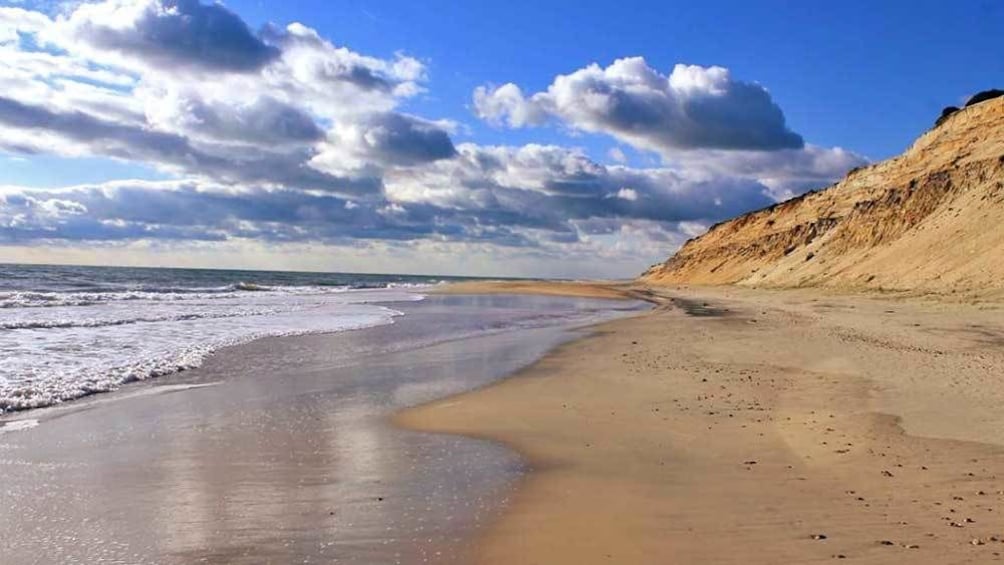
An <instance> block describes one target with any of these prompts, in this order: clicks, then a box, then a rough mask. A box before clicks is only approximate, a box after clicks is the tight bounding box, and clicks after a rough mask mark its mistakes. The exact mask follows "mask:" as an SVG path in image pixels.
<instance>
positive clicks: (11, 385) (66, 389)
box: [0, 305, 403, 414]
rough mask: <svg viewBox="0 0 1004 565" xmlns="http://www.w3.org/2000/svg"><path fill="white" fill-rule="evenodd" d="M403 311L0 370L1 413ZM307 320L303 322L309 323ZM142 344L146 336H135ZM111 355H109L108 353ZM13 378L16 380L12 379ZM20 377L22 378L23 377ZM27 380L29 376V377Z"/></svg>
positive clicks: (369, 311) (372, 322)
mask: <svg viewBox="0 0 1004 565" xmlns="http://www.w3.org/2000/svg"><path fill="white" fill-rule="evenodd" d="M401 315H403V313H402V312H399V311H397V310H392V309H390V308H387V307H384V306H376V305H372V306H367V307H366V309H365V310H359V309H358V308H357V309H354V310H352V311H351V312H345V313H344V314H341V315H339V314H338V313H337V312H335V313H333V314H332V315H323V316H317V317H316V318H315V320H314V323H313V324H309V325H301V324H300V323H296V320H293V321H292V322H293V323H291V324H288V325H283V326H277V327H262V328H257V329H253V328H242V329H239V330H236V331H235V333H233V334H230V335H220V336H217V337H215V338H211V339H198V338H196V337H191V338H190V339H189V340H188V343H184V340H183V341H179V342H178V343H175V344H173V345H172V346H171V347H169V348H168V349H165V350H151V351H149V352H147V353H145V354H141V355H137V356H133V354H129V355H128V357H129V358H128V359H122V358H108V359H97V360H96V362H95V363H93V364H90V365H87V366H80V367H77V368H68V367H64V366H60V367H58V368H57V367H47V366H45V364H41V367H39V366H36V367H34V368H33V369H32V371H31V373H30V374H25V375H18V374H17V372H16V371H15V373H14V374H11V375H9V376H8V377H5V376H4V375H3V374H2V372H0V414H4V413H5V412H16V411H20V410H29V409H34V408H43V407H46V406H51V405H54V404H59V403H61V402H64V401H68V400H73V399H76V398H81V397H84V396H89V395H92V394H96V393H101V392H109V391H113V390H116V389H118V388H119V387H120V386H122V385H123V384H127V383H130V382H135V381H143V380H147V379H151V378H156V377H161V376H164V375H169V374H173V373H177V372H181V371H185V370H189V369H193V368H196V367H199V366H200V365H202V363H203V361H204V360H205V359H206V357H208V356H209V355H211V354H212V353H214V352H215V351H217V350H219V349H221V348H223V347H229V346H233V345H240V344H244V343H248V342H251V341H254V340H257V339H261V338H265V337H284V336H297V335H307V334H321V333H334V332H343V331H350V330H356V329H362V328H367V327H372V326H378V325H383V324H391V323H393V322H394V318H396V317H397V316H401ZM305 321H306V320H302V319H301V320H299V322H305ZM133 338H134V339H136V340H142V339H143V335H142V332H139V333H136V334H135V335H133ZM140 343H141V342H137V341H133V342H129V343H126V344H125V345H127V346H128V348H129V349H136V348H137V347H140V345H139V344H140ZM105 353H106V354H109V355H110V354H111V353H110V352H105ZM11 377H13V378H11ZM19 377H20V378H19ZM25 377H27V378H25Z"/></svg>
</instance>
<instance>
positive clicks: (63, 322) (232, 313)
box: [0, 307, 293, 330]
mask: <svg viewBox="0 0 1004 565" xmlns="http://www.w3.org/2000/svg"><path fill="white" fill-rule="evenodd" d="M292 310H293V308H291V307H285V308H251V309H244V310H229V311H215V312H185V313H178V314H164V315H160V316H142V315H136V316H133V317H128V316H127V317H123V318H83V319H80V318H57V319H50V320H44V319H43V320H38V319H35V320H31V319H28V320H0V329H4V330H40V329H65V328H102V327H109V326H124V325H126V324H140V323H157V322H185V321H188V320H206V319H219V318H241V317H248V316H267V315H270V314H279V313H283V312H290V311H292Z"/></svg>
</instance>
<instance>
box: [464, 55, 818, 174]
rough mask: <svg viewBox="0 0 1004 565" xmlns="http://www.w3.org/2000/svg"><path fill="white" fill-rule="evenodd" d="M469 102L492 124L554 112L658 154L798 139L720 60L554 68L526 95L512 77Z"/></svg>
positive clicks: (518, 122)
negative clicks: (558, 71) (545, 83)
mask: <svg viewBox="0 0 1004 565" xmlns="http://www.w3.org/2000/svg"><path fill="white" fill-rule="evenodd" d="M474 107H475V109H476V111H477V113H478V115H479V116H480V117H482V118H484V119H486V120H489V121H491V122H494V123H501V122H506V123H508V124H509V125H510V126H512V127H522V126H528V125H540V124H542V123H544V122H545V121H546V120H547V119H549V118H555V119H557V120H560V121H561V122H562V123H563V124H565V125H567V126H569V127H571V128H573V129H577V130H582V131H586V132H591V133H605V134H609V135H612V136H614V137H616V138H617V139H619V140H621V141H624V142H625V143H629V144H631V145H634V146H635V147H639V148H641V149H647V150H655V151H659V152H662V153H664V154H667V153H673V152H675V151H678V150H681V149H756V150H775V149H785V148H800V147H801V146H802V144H803V141H802V138H801V136H799V135H798V134H796V133H794V132H792V131H791V130H789V129H788V127H787V125H786V124H785V120H784V114H783V113H782V112H781V109H780V108H779V107H778V106H777V104H775V103H774V101H773V100H772V99H771V97H770V94H769V93H768V92H767V90H766V89H764V88H763V87H762V86H760V85H758V84H755V83H749V82H742V81H737V80H734V79H733V78H732V76H731V74H730V73H729V71H728V69H725V68H722V67H700V66H697V65H676V66H675V67H674V68H673V71H672V73H670V75H669V76H666V75H663V74H661V73H660V72H659V71H657V70H656V69H653V68H652V67H650V66H649V65H648V63H646V62H645V59H643V58H641V57H631V58H626V59H618V60H616V61H614V62H613V63H612V64H611V65H610V66H608V67H606V68H602V67H600V66H599V65H597V64H592V65H589V66H587V67H585V68H582V69H579V70H577V71H574V72H572V73H570V74H567V75H559V76H557V77H555V79H554V82H553V83H551V85H550V86H549V87H548V88H547V90H546V91H543V92H538V93H535V94H533V95H530V96H525V95H524V94H523V92H522V90H521V89H520V88H519V87H518V86H517V85H515V84H512V83H508V84H505V85H502V86H500V87H497V88H487V87H479V88H478V89H476V90H475V91H474Z"/></svg>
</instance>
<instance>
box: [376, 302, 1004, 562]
mask: <svg viewBox="0 0 1004 565" xmlns="http://www.w3.org/2000/svg"><path fill="white" fill-rule="evenodd" d="M539 284H542V285H547V284H548V283H539ZM521 290H524V291H532V290H533V289H532V288H523V289H521ZM560 290H561V289H560V288H553V287H552V288H551V289H549V292H552V293H559V292H560ZM499 291H500V292H505V291H506V290H505V286H504V285H503V286H502V288H501V289H500V290H499ZM479 292H480V290H479ZM665 292H666V294H667V295H666V298H667V299H669V300H674V299H675V301H680V300H682V301H689V305H690V306H691V307H696V309H697V310H693V309H692V310H691V311H690V312H689V313H688V312H687V311H685V310H684V309H683V308H656V309H655V310H653V311H650V312H648V313H644V314H641V315H638V316H634V317H631V318H627V319H621V320H615V321H611V322H605V323H602V324H599V325H597V326H594V327H593V328H592V331H591V333H590V335H588V336H586V337H584V338H581V339H579V340H576V341H573V342H571V343H568V344H565V345H562V346H559V347H558V348H556V349H554V350H552V351H551V352H550V353H549V354H548V355H547V356H545V357H544V358H543V359H541V360H540V361H538V362H537V363H535V364H534V365H532V366H531V367H528V368H526V369H524V370H522V371H519V372H517V373H516V374H514V375H511V376H510V377H509V378H507V379H504V380H502V381H497V382H496V383H494V384H492V385H490V386H488V387H485V388H483V389H479V390H476V391H472V392H468V393H464V394H461V395H458V396H454V397H451V398H448V399H444V400H440V401H436V402H433V403H430V404H427V405H423V406H419V407H416V408H412V409H408V410H405V411H403V412H400V413H398V414H397V416H396V417H395V419H394V421H395V423H397V424H398V425H401V426H404V427H406V428H409V429H416V430H421V431H428V432H435V433H447V434H458V435H463V436H468V437H475V438H481V439H488V440H490V441H495V442H500V443H501V444H503V445H506V446H508V447H509V448H511V449H514V450H515V451H516V452H518V453H520V454H521V456H522V457H523V458H524V459H525V460H527V461H528V462H529V464H530V469H531V470H530V472H529V473H528V475H527V476H526V477H524V478H523V480H522V482H521V483H520V488H519V489H518V490H517V493H516V496H515V499H514V501H513V502H512V503H511V505H510V506H508V507H507V509H506V510H505V512H504V513H503V515H502V516H501V518H500V519H499V521H498V522H496V523H495V524H494V525H493V526H491V527H490V528H489V529H488V531H486V532H485V533H484V534H482V535H480V536H479V537H477V538H476V539H475V540H473V545H474V550H473V551H474V555H475V556H476V562H478V563H610V562H622V563H665V562H670V563H672V562H678V563H699V562H709V563H777V562H809V561H815V560H823V559H826V560H830V559H834V558H838V559H839V558H841V556H843V557H844V558H851V559H856V560H858V561H863V562H868V563H894V562H899V561H902V560H904V559H910V560H911V561H916V562H919V563H945V562H952V563H957V562H982V561H985V560H988V559H994V558H997V557H999V555H1000V554H1001V553H1002V552H1004V543H1002V542H1001V541H999V540H1001V539H1004V531H1002V529H1001V527H1000V524H999V519H997V518H996V517H997V516H999V513H1000V512H1002V511H1004V504H1002V501H1004V494H1002V493H1004V490H1002V489H1004V482H1000V481H998V480H997V477H998V476H1001V477H1004V447H1002V446H1004V432H1002V430H1004V417H1002V416H1001V415H999V414H998V410H996V406H999V402H1000V401H1001V400H1004V398H1002V397H1004V391H999V390H997V389H999V388H1000V387H998V386H996V384H997V382H996V379H995V376H996V375H999V374H1002V373H1001V372H1000V371H1001V370H1002V369H1004V355H1002V354H1001V352H1000V351H999V348H998V349H994V348H993V347H991V346H992V345H995V344H996V345H999V344H1002V343H1004V320H1001V317H1000V316H999V313H998V310H999V305H996V304H991V305H987V304H983V305H978V306H971V305H960V304H958V303H945V302H940V301H937V300H933V301H932V300H928V301H925V300H923V299H921V300H917V299H902V298H895V299H889V298H887V297H882V296H874V295H867V296H860V295H858V296H853V295H852V296H848V295H839V294H836V293H832V294H831V293H819V292H812V291H768V292H764V291H756V290H751V289H743V288H733V287H719V288H714V287H710V288H698V289H675V290H667V291H665ZM682 306H686V304H683V305H682ZM974 393H975V394H974Z"/></svg>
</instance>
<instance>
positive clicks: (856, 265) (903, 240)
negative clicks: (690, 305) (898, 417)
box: [642, 98, 1004, 293]
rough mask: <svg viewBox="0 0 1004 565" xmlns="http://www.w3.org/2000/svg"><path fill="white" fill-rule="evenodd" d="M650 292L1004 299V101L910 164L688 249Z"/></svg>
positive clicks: (878, 168) (952, 121)
mask: <svg viewBox="0 0 1004 565" xmlns="http://www.w3.org/2000/svg"><path fill="white" fill-rule="evenodd" d="M642 279H643V280H644V281H646V282H648V283H650V284H673V283H692V284H742V285H753V286H773V287H793V286H830V287H837V288H842V289H886V290H889V289H909V290H920V291H925V292H935V293H951V292H965V291H973V290H979V291H985V290H987V289H992V290H997V291H1000V290H1004V98H997V99H993V100H989V101H986V102H982V103H979V104H975V105H973V106H971V107H969V108H966V109H964V110H961V111H959V112H957V113H955V114H953V115H952V116H950V117H949V118H947V119H946V120H945V121H944V123H943V124H941V125H940V126H939V127H936V128H934V129H932V130H931V131H929V132H927V133H925V134H924V135H923V136H921V137H920V138H919V139H918V140H917V141H916V142H915V143H914V145H913V146H912V147H911V148H910V149H909V150H907V151H906V152H905V153H904V154H903V155H901V156H899V157H896V158H894V159H890V160H888V161H885V162H882V163H878V164H876V165H872V166H869V167H865V168H862V169H860V170H856V171H852V172H851V173H850V174H849V175H848V176H847V177H846V178H845V179H844V180H842V181H840V182H839V183H837V184H836V185H834V186H832V187H830V188H828V189H826V190H823V191H821V192H816V193H810V194H807V195H805V196H803V197H800V198H796V199H793V200H790V201H788V202H784V203H781V204H778V205H776V206H774V207H772V208H768V209H764V210H759V211H756V212H752V213H750V214H746V215H744V216H740V217H738V218H735V219H733V220H730V221H727V222H724V223H722V224H719V225H717V226H715V227H713V228H712V229H711V230H710V231H708V232H707V233H706V234H705V235H703V236H700V237H698V238H696V239H693V240H691V241H689V242H688V243H687V244H686V245H684V247H683V248H682V249H680V251H679V252H678V253H676V255H674V256H673V257H672V258H670V259H669V261H667V262H666V263H665V264H662V265H656V266H654V267H653V268H651V269H649V271H647V272H646V273H645V274H644V275H643V276H642Z"/></svg>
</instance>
